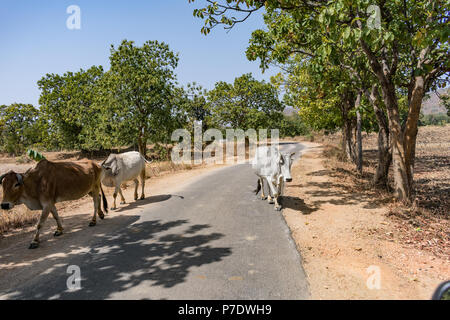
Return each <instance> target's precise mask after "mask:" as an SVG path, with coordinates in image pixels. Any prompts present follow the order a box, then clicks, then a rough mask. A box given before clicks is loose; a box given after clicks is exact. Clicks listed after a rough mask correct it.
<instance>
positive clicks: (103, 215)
mask: <svg viewBox="0 0 450 320" xmlns="http://www.w3.org/2000/svg"><path fill="white" fill-rule="evenodd" d="M98 216H99V217H100V219H102V220H103V219H105V214H104V213H103V212H99V213H98Z"/></svg>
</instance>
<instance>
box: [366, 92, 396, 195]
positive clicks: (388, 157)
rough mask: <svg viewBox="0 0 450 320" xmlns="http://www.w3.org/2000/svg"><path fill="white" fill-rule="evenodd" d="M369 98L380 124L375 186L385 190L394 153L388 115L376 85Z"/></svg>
mask: <svg viewBox="0 0 450 320" xmlns="http://www.w3.org/2000/svg"><path fill="white" fill-rule="evenodd" d="M366 94H367V98H368V99H369V101H370V103H371V104H372V107H373V111H374V112H375V117H376V119H377V124H378V128H379V130H378V150H377V158H378V163H377V170H376V173H375V176H374V180H373V182H374V184H375V185H377V186H380V187H383V188H387V186H388V181H389V180H388V175H389V168H390V166H391V163H392V153H391V151H390V141H389V126H388V122H387V119H386V114H385V112H384V110H383V109H382V107H381V105H380V99H379V98H380V97H379V93H378V88H377V86H376V85H374V86H372V90H371V92H370V93H368V92H366Z"/></svg>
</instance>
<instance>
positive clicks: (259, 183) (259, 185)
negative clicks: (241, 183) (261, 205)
mask: <svg viewBox="0 0 450 320" xmlns="http://www.w3.org/2000/svg"><path fill="white" fill-rule="evenodd" d="M253 191H254V192H255V194H256V195H257V194H258V193H259V191H261V179H258V183H257V185H256V189H255V190H253Z"/></svg>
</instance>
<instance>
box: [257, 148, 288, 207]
mask: <svg viewBox="0 0 450 320" xmlns="http://www.w3.org/2000/svg"><path fill="white" fill-rule="evenodd" d="M294 154H295V153H281V152H280V151H279V150H278V148H275V147H274V146H270V147H268V146H262V147H258V148H257V149H256V152H255V157H254V159H253V163H252V168H253V170H254V171H255V173H256V175H257V176H258V177H259V178H258V185H257V188H256V190H255V193H256V194H258V193H259V191H260V190H261V189H262V192H261V199H262V200H265V199H266V196H265V194H264V180H265V181H266V182H267V184H268V186H269V197H268V198H267V199H268V201H269V203H275V210H277V211H279V210H281V205H280V203H279V197H280V196H282V195H283V190H284V183H285V182H290V181H292V177H291V166H292V162H293V160H292V157H293V155H294Z"/></svg>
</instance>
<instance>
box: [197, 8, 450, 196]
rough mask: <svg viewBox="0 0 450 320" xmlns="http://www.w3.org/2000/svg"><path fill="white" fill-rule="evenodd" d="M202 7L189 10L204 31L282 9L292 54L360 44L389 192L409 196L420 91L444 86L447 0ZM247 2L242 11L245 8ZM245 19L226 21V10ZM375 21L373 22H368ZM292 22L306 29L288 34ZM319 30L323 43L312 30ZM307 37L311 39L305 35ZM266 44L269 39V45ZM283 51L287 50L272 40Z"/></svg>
mask: <svg viewBox="0 0 450 320" xmlns="http://www.w3.org/2000/svg"><path fill="white" fill-rule="evenodd" d="M208 2H209V5H207V7H205V8H202V9H198V10H196V11H194V15H196V16H198V17H201V18H203V17H206V19H205V27H204V30H206V31H205V32H204V33H208V32H209V30H210V29H211V28H214V27H215V26H217V25H219V24H225V25H226V26H227V27H232V26H234V25H235V24H236V23H238V22H241V21H244V20H245V19H246V17H247V16H248V15H250V14H251V13H252V12H254V11H256V10H259V9H261V8H263V7H264V8H265V9H266V11H267V12H268V13H271V12H287V13H289V14H290V15H289V16H290V17H291V18H292V20H293V23H291V24H289V25H286V24H282V25H281V26H280V27H279V28H284V30H282V31H283V32H284V33H285V34H286V37H292V38H293V39H295V40H296V42H297V44H298V49H297V51H298V53H302V54H305V55H308V54H311V53H318V54H320V56H321V57H322V58H327V57H332V56H333V50H334V46H335V45H336V43H342V44H343V45H344V48H346V50H347V51H348V48H358V49H359V50H361V51H362V52H363V53H364V56H365V57H366V59H367V60H368V63H369V67H370V71H371V72H372V74H373V75H374V76H375V78H376V81H377V83H376V84H377V86H378V87H379V88H380V90H381V96H382V99H383V104H384V106H385V108H386V110H387V119H388V121H387V122H388V127H389V134H390V140H391V141H390V143H391V144H392V156H393V166H394V170H393V172H394V183H395V195H396V197H397V198H398V199H399V200H405V201H406V202H408V201H409V200H410V199H411V197H412V194H413V167H414V158H415V143H416V136H417V124H418V119H419V115H420V108H421V104H422V99H423V97H424V94H425V92H427V91H428V90H430V89H434V88H435V87H436V86H438V85H439V86H445V84H446V83H448V75H449V71H450V65H449V61H450V59H449V56H450V54H449V45H448V38H449V31H450V30H449V28H448V18H449V16H448V8H449V4H450V3H449V1H448V0H446V1H408V2H406V1H385V0H379V1H366V0H357V1H346V0H337V1H324V0H316V1H314V0H302V1H298V0H286V1H277V0H267V1H259V0H235V1H228V0H227V1H225V2H221V3H218V2H212V1H208ZM244 4H245V5H246V8H244V7H243V5H244ZM236 11H238V12H241V13H243V14H244V18H230V17H229V15H228V14H229V13H230V12H236ZM374 21H375V23H374ZM295 26H300V27H301V28H303V27H305V28H306V29H307V31H308V32H302V33H300V34H299V33H295V32H291V30H292V28H293V27H295ZM313 26H317V29H318V30H323V29H325V30H326V31H328V29H329V30H330V32H329V33H328V32H326V33H323V32H322V37H321V38H320V43H321V45H320V46H319V47H317V41H318V40H319V38H317V37H314V35H315V34H317V33H314V32H309V31H313V29H312V28H311V27H313ZM310 36H311V37H312V38H310ZM269 44H270V43H269ZM275 45H276V46H278V49H279V50H275V52H276V53H278V52H281V51H282V49H286V50H289V48H288V47H283V46H281V47H280V45H279V44H278V43H275ZM401 91H406V95H407V106H408V113H407V115H406V117H405V121H404V123H402V122H401V118H400V107H399V93H400V92H401ZM400 96H401V95H400Z"/></svg>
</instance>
